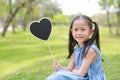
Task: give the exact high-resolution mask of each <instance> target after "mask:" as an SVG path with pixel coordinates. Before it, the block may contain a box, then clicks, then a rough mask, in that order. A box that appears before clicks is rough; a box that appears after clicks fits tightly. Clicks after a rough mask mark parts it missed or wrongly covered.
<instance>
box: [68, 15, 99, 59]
mask: <svg viewBox="0 0 120 80" xmlns="http://www.w3.org/2000/svg"><path fill="white" fill-rule="evenodd" d="M81 18H82V19H84V20H85V21H86V23H87V24H88V26H89V28H90V29H92V28H93V26H94V33H93V34H92V36H91V38H90V39H88V40H87V41H86V42H85V44H84V49H83V53H84V54H83V56H84V57H85V55H86V53H87V51H88V49H89V48H90V45H92V44H93V43H95V44H96V45H97V47H98V48H99V49H100V45H99V44H100V42H99V39H100V36H99V29H98V25H97V23H96V22H93V21H92V20H91V18H90V17H88V16H85V15H78V16H76V17H75V18H74V19H73V20H72V22H71V24H70V29H69V43H68V51H69V55H68V57H67V58H70V57H71V55H72V54H73V51H74V47H75V46H76V45H78V43H77V41H76V40H74V38H73V36H72V32H71V29H72V26H73V23H74V21H75V20H80V19H81Z"/></svg>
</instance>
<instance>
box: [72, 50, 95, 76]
mask: <svg viewBox="0 0 120 80" xmlns="http://www.w3.org/2000/svg"><path fill="white" fill-rule="evenodd" d="M96 57H97V54H96V52H95V50H94V49H92V48H90V49H89V50H88V52H87V54H86V56H85V58H83V61H82V65H81V67H80V69H79V70H73V71H72V72H74V73H76V74H78V75H80V76H81V77H84V76H85V75H86V73H87V71H88V69H89V66H90V65H91V63H92V62H94V61H95V60H96Z"/></svg>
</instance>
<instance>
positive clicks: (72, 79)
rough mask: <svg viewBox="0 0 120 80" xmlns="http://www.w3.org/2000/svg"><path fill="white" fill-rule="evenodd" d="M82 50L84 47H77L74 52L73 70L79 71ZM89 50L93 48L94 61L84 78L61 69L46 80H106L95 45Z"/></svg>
mask: <svg viewBox="0 0 120 80" xmlns="http://www.w3.org/2000/svg"><path fill="white" fill-rule="evenodd" d="M83 48H84V46H78V47H77V48H76V49H75V50H74V57H75V58H74V59H75V60H74V61H75V68H76V69H79V68H80V66H81V64H82V61H83V58H82V55H83V53H82V52H83ZM90 48H93V49H94V50H95V51H96V53H97V58H96V60H95V61H94V62H93V63H92V64H91V65H90V67H89V69H88V72H87V74H86V76H85V77H80V75H78V74H75V73H73V72H71V71H68V70H64V69H61V70H59V71H55V72H54V73H53V74H51V75H50V76H49V77H47V78H46V80H106V76H105V73H104V71H103V69H102V56H101V53H100V51H99V49H98V48H97V46H96V45H95V44H92V45H91V46H90Z"/></svg>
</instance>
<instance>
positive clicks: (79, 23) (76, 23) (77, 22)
mask: <svg viewBox="0 0 120 80" xmlns="http://www.w3.org/2000/svg"><path fill="white" fill-rule="evenodd" d="M86 25H88V24H87V22H86V20H84V19H78V20H75V21H74V22H73V26H86Z"/></svg>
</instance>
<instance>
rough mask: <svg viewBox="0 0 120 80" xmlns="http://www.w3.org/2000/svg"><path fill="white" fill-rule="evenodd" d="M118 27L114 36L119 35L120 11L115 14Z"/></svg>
mask: <svg viewBox="0 0 120 80" xmlns="http://www.w3.org/2000/svg"><path fill="white" fill-rule="evenodd" d="M117 19H118V26H117V29H116V35H120V11H118V12H117Z"/></svg>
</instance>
